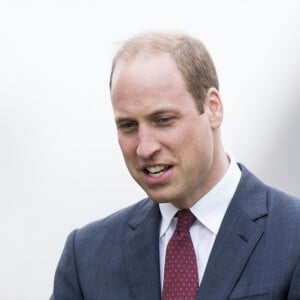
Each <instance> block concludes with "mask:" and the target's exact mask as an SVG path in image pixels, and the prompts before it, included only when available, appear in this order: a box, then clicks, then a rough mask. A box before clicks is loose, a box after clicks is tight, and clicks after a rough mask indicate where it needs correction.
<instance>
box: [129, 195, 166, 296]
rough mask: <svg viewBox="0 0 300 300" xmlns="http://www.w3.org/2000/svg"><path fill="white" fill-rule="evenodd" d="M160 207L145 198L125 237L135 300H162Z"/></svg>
mask: <svg viewBox="0 0 300 300" xmlns="http://www.w3.org/2000/svg"><path fill="white" fill-rule="evenodd" d="M160 219H161V216H160V212H159V208H158V205H157V204H155V203H154V202H153V201H151V200H149V199H146V200H143V201H142V202H140V203H139V204H138V207H137V209H136V211H135V213H134V215H133V216H132V218H131V219H130V221H129V223H128V225H129V227H128V230H127V234H126V235H125V236H124V254H125V255H124V262H125V268H126V269H127V274H128V280H129V287H130V294H131V298H132V299H160V295H161V287H160V269H159V247H158V243H159V237H158V235H159V227H160Z"/></svg>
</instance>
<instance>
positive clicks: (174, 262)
mask: <svg viewBox="0 0 300 300" xmlns="http://www.w3.org/2000/svg"><path fill="white" fill-rule="evenodd" d="M195 220H196V218H195V216H194V215H193V214H192V213H191V211H190V210H189V209H183V210H180V211H179V212H178V220H177V226H176V230H175V232H174V234H173V236H172V238H171V239H170V241H169V243H168V246H167V252H166V260H165V273H164V284H163V292H162V299H163V300H194V299H196V295H197V291H198V288H199V280H198V271H197V261H196V255H195V251H194V246H193V242H192V239H191V235H190V231H189V229H190V227H191V225H192V224H193V223H194V221H195Z"/></svg>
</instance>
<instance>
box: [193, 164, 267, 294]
mask: <svg viewBox="0 0 300 300" xmlns="http://www.w3.org/2000/svg"><path fill="white" fill-rule="evenodd" d="M239 167H240V168H241V171H242V177H241V180H240V183H239V185H238V187H237V190H236V192H235V194H234V196H233V198H232V201H231V203H230V205H229V207H228V209H227V211H226V214H225V216H224V219H223V221H222V224H221V227H220V230H219V233H218V235H217V238H216V241H215V244H214V246H213V249H212V252H211V254H210V258H209V261H208V264H207V267H206V271H205V274H204V277H203V280H202V282H201V284H200V288H199V293H198V298H197V299H198V300H200V299H201V300H204V299H227V298H228V296H229V295H230V292H231V291H232V289H233V288H234V286H235V284H236V283H237V281H238V278H239V277H240V275H241V273H242V271H243V269H244V267H245V265H246V263H247V261H248V260H249V257H250V256H251V253H252V251H253V249H254V248H255V246H256V245H257V243H258V242H259V240H260V239H261V237H262V236H263V233H264V222H265V217H266V216H267V214H268V209H267V200H266V188H265V186H264V185H263V183H261V182H260V181H259V180H258V179H257V178H256V177H255V176H254V175H253V174H251V173H250V172H249V171H248V170H247V169H246V168H245V167H244V166H243V165H239Z"/></svg>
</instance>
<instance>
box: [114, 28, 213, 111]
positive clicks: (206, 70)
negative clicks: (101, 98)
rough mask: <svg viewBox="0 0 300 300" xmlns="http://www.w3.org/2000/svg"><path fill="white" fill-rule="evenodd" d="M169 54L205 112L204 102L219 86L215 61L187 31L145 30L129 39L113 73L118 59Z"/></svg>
mask: <svg viewBox="0 0 300 300" xmlns="http://www.w3.org/2000/svg"><path fill="white" fill-rule="evenodd" d="M163 53H167V54H169V55H170V56H171V57H172V59H174V61H175V63H176V65H177V68H178V70H179V72H180V74H181V76H182V78H183V80H184V81H185V84H186V86H187V89H188V91H189V92H190V93H191V95H192V96H193V97H194V99H195V100H196V103H197V106H198V108H199V111H200V112H201V113H202V112H203V108H202V104H203V101H204V99H205V96H206V92H207V91H208V89H209V88H211V87H214V88H216V89H217V90H218V89H219V82H218V76H217V73H216V69H215V66H214V63H213V61H212V59H211V57H210V55H209V53H208V51H207V50H206V48H205V46H204V45H203V44H202V42H201V41H199V40H197V39H194V38H192V37H190V36H188V35H185V34H175V33H174V34H171V33H159V32H158V33H144V34H140V35H137V36H135V37H133V38H131V39H129V40H128V41H127V42H126V43H125V44H124V45H123V47H121V48H120V50H119V51H118V53H117V54H116V56H115V58H114V60H113V64H112V69H111V76H110V87H111V80H112V76H113V73H114V70H115V66H116V64H117V62H118V61H119V60H124V61H129V60H131V59H133V58H135V57H136V56H139V55H158V54H163Z"/></svg>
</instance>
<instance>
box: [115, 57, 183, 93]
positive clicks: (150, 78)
mask: <svg viewBox="0 0 300 300" xmlns="http://www.w3.org/2000/svg"><path fill="white" fill-rule="evenodd" d="M175 86H179V87H180V88H183V89H185V90H186V87H185V83H184V81H183V79H182V76H181V74H180V72H179V70H178V68H177V65H176V63H175V61H174V60H173V58H172V57H171V56H170V55H169V54H168V53H162V54H139V55H137V56H135V57H133V58H131V59H126V60H124V59H120V60H118V62H117V63H116V66H115V69H114V73H113V76H112V85H111V94H112V98H114V96H116V94H120V92H122V93H124V92H125V93H126V92H129V91H131V89H132V88H134V90H135V91H136V93H138V92H139V91H141V92H142V93H146V92H149V91H152V92H155V90H156V89H158V90H159V91H160V92H161V91H162V90H168V91H169V92H170V91H171V90H172V88H174V87H175ZM131 92H132V91H131Z"/></svg>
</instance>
